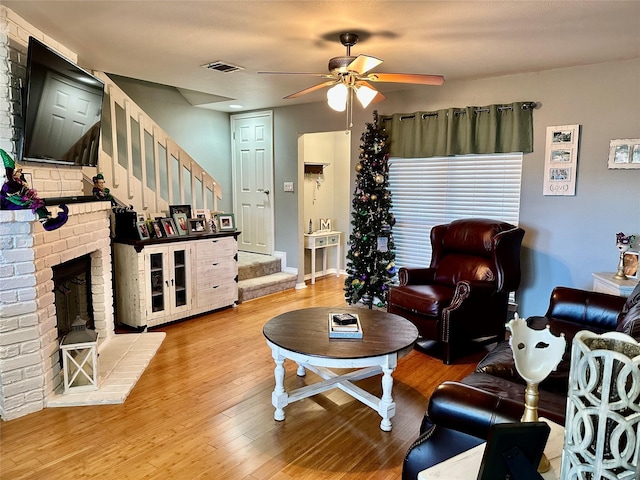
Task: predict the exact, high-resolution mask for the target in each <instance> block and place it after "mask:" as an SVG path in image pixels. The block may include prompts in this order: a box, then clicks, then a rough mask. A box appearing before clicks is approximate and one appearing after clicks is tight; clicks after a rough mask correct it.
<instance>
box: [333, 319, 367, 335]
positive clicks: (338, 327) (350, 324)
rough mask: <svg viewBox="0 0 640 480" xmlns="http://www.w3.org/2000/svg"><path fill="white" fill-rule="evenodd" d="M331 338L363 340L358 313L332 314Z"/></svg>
mask: <svg viewBox="0 0 640 480" xmlns="http://www.w3.org/2000/svg"><path fill="white" fill-rule="evenodd" d="M329 338H362V325H360V319H359V318H358V314H356V313H330V314H329Z"/></svg>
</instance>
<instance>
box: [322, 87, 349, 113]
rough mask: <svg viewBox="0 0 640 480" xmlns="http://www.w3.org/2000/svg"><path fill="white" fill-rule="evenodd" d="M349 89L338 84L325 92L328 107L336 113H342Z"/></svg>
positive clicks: (345, 106) (345, 105)
mask: <svg viewBox="0 0 640 480" xmlns="http://www.w3.org/2000/svg"><path fill="white" fill-rule="evenodd" d="M348 93H349V88H348V87H347V86H346V85H345V84H343V83H338V84H337V85H334V86H333V87H331V88H330V89H329V90H327V101H328V103H329V106H330V107H331V108H332V109H333V110H335V111H336V112H344V111H345V110H346V108H347V96H348Z"/></svg>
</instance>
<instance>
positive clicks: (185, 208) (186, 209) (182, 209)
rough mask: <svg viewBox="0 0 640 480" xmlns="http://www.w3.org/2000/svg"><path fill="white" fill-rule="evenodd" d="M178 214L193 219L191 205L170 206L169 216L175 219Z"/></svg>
mask: <svg viewBox="0 0 640 480" xmlns="http://www.w3.org/2000/svg"><path fill="white" fill-rule="evenodd" d="M176 213H184V214H185V215H186V216H187V218H191V216H192V215H191V205H169V216H170V217H171V218H173V216H174V215H175V214H176Z"/></svg>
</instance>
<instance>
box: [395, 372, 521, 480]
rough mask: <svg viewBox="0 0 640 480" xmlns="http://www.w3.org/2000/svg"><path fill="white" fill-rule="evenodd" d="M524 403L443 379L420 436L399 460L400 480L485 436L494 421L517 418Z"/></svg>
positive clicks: (410, 479) (412, 478) (408, 479)
mask: <svg viewBox="0 0 640 480" xmlns="http://www.w3.org/2000/svg"><path fill="white" fill-rule="evenodd" d="M522 410H523V405H522V403H516V402H513V401H511V400H509V399H506V398H503V397H500V396H498V395H495V394H493V393H489V392H485V391H483V390H480V389H477V388H475V387H472V386H469V385H464V384H462V383H458V382H444V383H442V384H440V385H439V386H438V387H437V388H436V389H435V390H434V392H433V394H432V395H431V399H430V400H429V407H428V411H427V414H426V415H425V418H424V420H423V422H422V427H421V429H420V436H419V437H418V438H417V439H416V440H415V441H414V442H413V444H412V445H411V446H410V447H409V450H408V451H407V454H406V455H405V458H404V462H403V464H402V480H416V478H417V476H418V473H419V472H421V471H422V470H424V469H426V468H429V467H431V466H433V465H436V464H438V463H440V462H443V461H444V460H447V459H448V458H451V457H453V456H455V455H457V454H459V453H462V452H464V451H466V450H469V449H470V448H473V447H475V446H476V445H479V444H481V443H482V442H483V441H484V440H486V439H487V436H488V434H489V429H490V428H491V425H493V424H494V423H504V422H517V421H519V420H520V417H521V416H522Z"/></svg>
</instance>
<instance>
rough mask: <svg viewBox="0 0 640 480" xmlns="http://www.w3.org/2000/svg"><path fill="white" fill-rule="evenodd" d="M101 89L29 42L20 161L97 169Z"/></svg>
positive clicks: (62, 59) (99, 83)
mask: <svg viewBox="0 0 640 480" xmlns="http://www.w3.org/2000/svg"><path fill="white" fill-rule="evenodd" d="M103 95H104V83H103V82H102V81H101V80H100V79H98V78H96V77H94V76H93V75H91V74H90V73H89V72H87V71H86V70H84V69H82V68H80V67H79V66H78V65H76V64H74V63H73V62H71V61H70V60H68V59H66V58H65V57H63V56H62V55H60V54H58V53H56V52H55V51H54V50H52V49H50V48H49V47H47V46H46V45H45V44H43V43H41V42H39V41H38V40H36V39H35V38H33V37H29V50H28V53H27V76H26V86H25V90H24V97H23V104H22V107H23V108H22V114H23V118H24V130H23V133H24V136H23V138H22V159H23V160H27V161H35V162H45V163H61V164H66V165H81V166H92V167H93V166H96V165H97V164H98V149H99V145H100V123H101V118H102V98H103Z"/></svg>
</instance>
